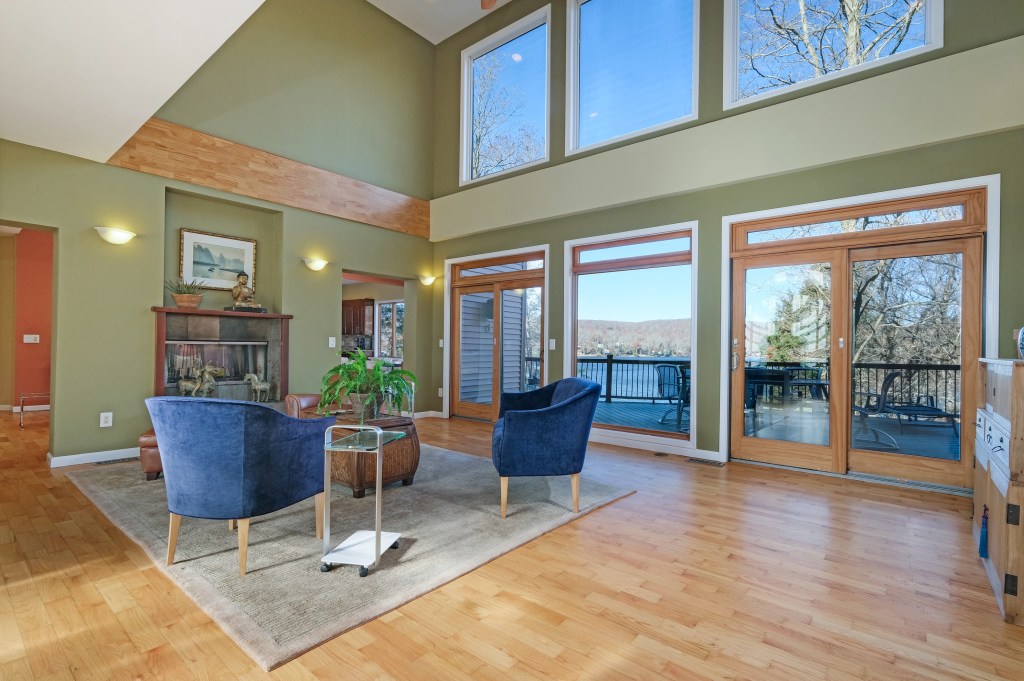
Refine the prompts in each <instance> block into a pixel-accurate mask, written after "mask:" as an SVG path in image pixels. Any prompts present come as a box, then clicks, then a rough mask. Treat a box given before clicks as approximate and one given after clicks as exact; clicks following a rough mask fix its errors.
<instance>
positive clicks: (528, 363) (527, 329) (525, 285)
mask: <svg viewBox="0 0 1024 681" xmlns="http://www.w3.org/2000/svg"><path fill="white" fill-rule="evenodd" d="M544 264H545V263H544V253H543V252H535V253H533V252H531V253H526V254H521V255H510V256H504V257H499V258H489V259H485V260H476V261H470V262H463V263H458V264H456V265H454V266H453V267H452V271H451V308H450V309H451V335H450V338H451V342H452V345H451V348H452V351H451V358H452V362H451V375H450V384H449V385H450V386H451V392H450V394H451V414H452V415H453V416H464V417H468V418H476V419H483V420H487V421H494V420H497V418H498V410H499V407H500V403H501V393H502V392H524V391H527V390H535V389H536V388H539V387H540V386H541V385H542V381H543V378H542V377H543V376H544V344H543V341H542V339H543V338H544V295H543V294H544Z"/></svg>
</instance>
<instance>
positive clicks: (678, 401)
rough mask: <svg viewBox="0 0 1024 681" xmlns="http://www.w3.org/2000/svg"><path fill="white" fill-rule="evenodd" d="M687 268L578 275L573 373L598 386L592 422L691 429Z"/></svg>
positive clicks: (665, 429)
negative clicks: (574, 368)
mask: <svg viewBox="0 0 1024 681" xmlns="http://www.w3.org/2000/svg"><path fill="white" fill-rule="evenodd" d="M690 267H691V266H690V265H675V266H671V267H651V268H645V269H639V270H629V271H614V272H600V273H595V274H581V275H579V276H578V277H577V283H576V301H577V303H576V309H577V319H576V375H577V376H580V377H582V378H587V379H590V380H592V381H597V382H598V383H600V384H601V402H600V404H599V405H598V409H597V415H596V416H595V422H597V423H604V424H608V425H616V426H624V427H629V428H642V429H647V430H653V431H661V432H668V433H689V432H690V376H691V372H690V339H691V328H690V326H691V310H690V276H691V269H690Z"/></svg>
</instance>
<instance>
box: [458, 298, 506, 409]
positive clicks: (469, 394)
mask: <svg viewBox="0 0 1024 681" xmlns="http://www.w3.org/2000/svg"><path fill="white" fill-rule="evenodd" d="M455 300H456V305H455V309H456V311H457V314H456V315H455V320H454V321H455V327H456V328H455V333H454V336H455V338H456V339H457V340H458V345H457V346H456V353H455V354H456V356H457V357H458V363H457V366H456V371H455V374H454V378H455V385H454V386H453V387H454V393H455V396H456V399H455V400H453V404H452V411H453V413H454V414H456V415H458V416H470V417H474V418H490V414H491V411H492V407H493V403H494V385H495V381H494V367H495V363H494V349H495V342H494V339H495V337H496V336H495V315H494V290H493V287H492V286H472V287H467V288H464V289H459V290H457V291H456V292H455Z"/></svg>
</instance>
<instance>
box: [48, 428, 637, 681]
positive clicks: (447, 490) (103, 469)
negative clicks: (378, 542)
mask: <svg viewBox="0 0 1024 681" xmlns="http://www.w3.org/2000/svg"><path fill="white" fill-rule="evenodd" d="M68 477H69V478H70V479H71V480H72V481H73V482H74V483H75V484H76V485H77V486H78V487H79V488H80V489H81V490H82V492H84V493H85V495H86V496H88V497H89V499H91V500H92V501H93V503H95V504H96V506H98V507H99V508H100V510H102V511H103V512H104V513H105V514H106V515H107V517H108V518H110V519H111V521H113V523H114V524H115V525H117V526H118V527H119V528H121V529H122V530H123V531H124V532H125V534H127V535H128V536H129V537H131V538H132V539H133V540H135V541H136V542H138V543H139V544H140V545H141V546H142V547H143V548H144V549H145V550H146V553H148V554H149V556H150V557H151V558H152V559H153V562H154V563H156V565H157V566H158V567H159V568H160V569H161V570H163V571H164V572H165V573H167V575H168V576H170V578H171V579H173V580H174V581H175V582H176V583H177V584H178V586H179V587H181V589H182V590H183V591H185V593H187V594H188V595H189V596H190V597H191V598H192V600H193V601H195V603H196V604H197V605H198V606H199V607H200V608H202V609H203V610H204V611H205V612H206V613H207V614H209V615H210V617H211V618H213V619H214V620H215V621H216V622H217V623H218V624H219V625H220V626H221V627H222V628H223V629H224V631H225V632H227V634H228V635H229V636H231V638H232V639H234V640H235V641H236V642H237V643H238V645H239V646H241V647H242V649H243V650H245V651H246V652H247V653H248V654H249V655H250V656H251V657H252V658H253V659H254V660H256V662H257V663H259V664H260V665H261V666H263V668H264V669H268V670H269V669H273V668H274V667H277V666H278V665H281V664H283V663H285V662H287V661H288V660H290V659H292V658H294V657H296V656H298V655H300V654H302V653H303V652H305V651H307V650H309V649H310V648H313V647H315V646H317V645H319V644H321V643H323V642H324V641H326V640H328V639H331V638H333V637H335V636H337V635H338V634H341V633H342V632H344V631H346V630H348V629H351V628H352V627H355V626H357V625H359V624H362V623H363V622H366V621H367V620H370V619H373V618H375V617H379V616H380V615H382V614H384V613H386V612H388V611H390V610H393V609H394V608H397V607H398V606H400V605H402V604H403V603H406V602H408V601H410V600H412V599H414V598H417V597H419V596H422V595H423V594H425V593H427V592H428V591H431V590H432V589H435V588H437V587H439V586H441V585H443V584H445V583H447V582H450V581H451V580H453V579H455V578H456V577H459V576H461V575H464V574H466V573H467V572H469V571H471V570H473V569H475V568H477V567H479V566H480V565H482V564H484V563H486V562H488V561H490V560H493V559H494V558H497V557H498V556H500V555H502V554H504V553H507V552H508V551H511V550H512V549H514V548H516V547H517V546H521V545H522V544H525V543H526V542H528V541H530V540H531V539H534V538H536V537H539V536H541V535H542V534H544V533H546V532H549V531H551V530H553V529H554V528H556V527H559V526H560V525H564V524H565V523H567V522H569V521H571V520H574V519H575V518H578V517H579V516H577V515H574V514H573V513H572V495H571V491H570V485H569V478H568V477H557V478H512V479H511V480H510V481H509V508H508V518H506V519H505V520H502V519H501V511H500V506H499V491H498V474H497V472H496V471H495V470H494V466H493V465H492V464H491V462H490V460H489V459H485V458H481V457H475V456H469V455H466V454H459V453H457V452H451V451H448V450H445V449H440V448H438V447H431V446H429V445H423V447H422V455H421V458H420V466H419V470H418V471H417V473H416V480H415V483H414V484H413V485H412V486H411V487H402V486H401V484H394V485H388V486H387V487H385V489H384V493H383V506H384V511H383V518H384V521H383V526H384V528H383V529H384V530H385V531H394V532H401V534H402V538H401V540H400V547H399V548H398V549H395V550H390V551H387V552H386V553H385V554H384V555H383V556H382V557H381V565H380V567H378V568H377V569H376V570H372V571H371V572H370V574H369V576H367V577H359V575H358V568H357V567H355V566H348V565H344V566H338V567H335V568H334V570H333V571H331V572H329V573H322V572H320V556H321V550H322V545H321V542H320V541H319V540H317V539H316V537H315V534H314V524H313V523H314V517H313V501H312V499H309V500H307V501H304V502H302V503H300V504H296V505H295V506H292V507H290V508H287V509H284V510H282V511H278V512H277V513H273V514H270V515H267V516H262V517H260V518H256V519H254V520H253V521H252V524H251V526H250V530H249V559H248V571H249V573H248V574H247V575H246V576H245V577H240V576H239V575H238V544H237V539H236V537H235V535H234V534H233V533H231V532H229V531H228V527H227V523H226V522H224V521H221V520H198V519H194V518H182V523H181V532H180V535H179V538H178V550H177V556H176V561H177V562H176V563H175V564H174V565H172V566H170V567H168V566H166V565H165V564H164V563H165V555H166V551H167V497H166V494H165V491H164V484H163V480H162V479H161V480H158V481H153V482H146V481H145V480H144V479H143V476H142V473H141V472H140V471H139V467H138V464H137V463H131V464H114V465H103V466H95V467H92V468H88V469H83V470H79V471H75V472H72V473H69V474H68ZM630 493H631V491H630V490H626V489H616V488H613V487H609V486H607V485H603V484H601V483H598V482H595V481H593V480H588V479H587V477H586V468H585V467H584V471H583V477H582V480H581V483H580V513H581V514H583V513H587V512H589V511H593V510H594V509H596V508H599V507H601V506H603V505H605V504H608V503H610V502H612V501H615V500H616V499H619V498H622V497H624V496H626V495H627V494H630ZM331 499H332V501H331V544H332V547H333V546H335V545H337V544H338V543H340V542H341V541H342V540H343V539H345V538H346V537H347V536H348V535H349V534H350V533H352V532H354V531H356V530H364V529H369V530H372V529H373V517H374V515H373V513H374V508H373V507H374V495H373V492H372V491H368V492H367V495H366V497H365V498H363V499H353V498H352V493H351V491H350V490H349V489H348V488H347V487H343V486H340V485H335V486H334V489H333V492H332V497H331Z"/></svg>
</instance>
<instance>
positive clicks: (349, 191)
mask: <svg viewBox="0 0 1024 681" xmlns="http://www.w3.org/2000/svg"><path fill="white" fill-rule="evenodd" d="M107 163H108V164H110V165H113V166H118V167H121V168H128V169H129V170H138V171H140V172H143V173H150V174H151V175H159V176H161V177H167V178H171V179H174V180H181V181H182V182H188V183H191V184H196V185H199V186H202V187H208V188H210V189H219V190H221V191H225V192H230V193H232V194H241V195H242V196H248V197H251V198H254V199H260V200H262V201H271V202H273V203H280V204H282V205H285V206H291V207H293V208H301V209H303V210H309V211H313V212H315V213H323V214H324V215H330V216H332V217H336V218H343V219H345V220H352V221H354V222H362V223H365V224H368V225H374V226H376V227H383V228H384V229H390V230H394V231H396V232H402V233H403V234H410V235H412V236H418V237H422V238H424V239H429V238H430V204H429V202H427V201H424V200H423V199H417V198H415V197H412V196H406V195H405V194H400V193H398V192H394V191H391V190H390V189H384V188H383V187H378V186H376V185H372V184H368V183H366V182H361V181H359V180H355V179H353V178H351V177H346V176H345V175H339V174H337V173H332V172H330V171H328V170H322V169H320V168H314V167H313V166H309V165H306V164H304V163H299V162H298V161H292V160H290V159H287V158H284V157H281V156H276V155H274V154H271V153H269V152H266V151H261V150H259V149H254V148H253V147H247V146H245V145H244V144H238V143H236V142H230V141H228V140H225V139H221V138H220V137H214V136H213V135H207V134H206V133H202V132H199V131H198V130H192V129H191V128H186V127H184V126H180V125H176V124H174V123H168V122H167V121H162V120H159V119H156V118H151V119H149V121H147V122H146V124H145V125H143V126H142V127H141V128H140V129H139V131H138V132H136V133H135V135H133V136H132V138H131V139H130V140H128V141H127V142H125V144H124V146H123V147H121V149H119V150H118V152H117V153H116V154H114V155H113V156H112V157H111V158H110V160H109V161H107Z"/></svg>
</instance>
